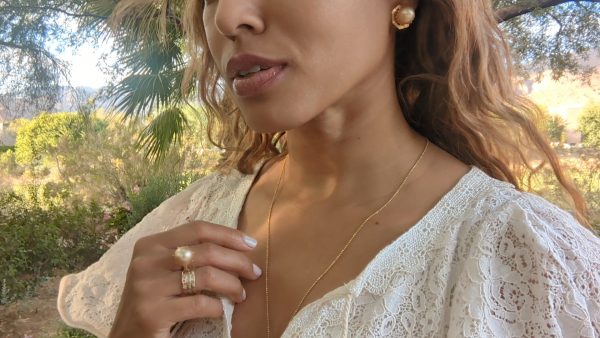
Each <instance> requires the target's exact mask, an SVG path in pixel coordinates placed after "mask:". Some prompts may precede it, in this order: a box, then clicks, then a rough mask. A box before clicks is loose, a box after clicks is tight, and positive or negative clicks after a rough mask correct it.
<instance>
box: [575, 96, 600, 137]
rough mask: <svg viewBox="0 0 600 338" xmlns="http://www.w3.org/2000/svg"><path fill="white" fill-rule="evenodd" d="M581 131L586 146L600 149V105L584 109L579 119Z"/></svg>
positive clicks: (592, 105) (591, 105)
mask: <svg viewBox="0 0 600 338" xmlns="http://www.w3.org/2000/svg"><path fill="white" fill-rule="evenodd" d="M579 129H580V131H581V134H582V137H583V143H584V144H585V145H586V146H588V147H595V148H600V103H596V104H590V105H588V106H587V107H586V108H585V109H584V112H583V113H582V114H581V116H580V117H579Z"/></svg>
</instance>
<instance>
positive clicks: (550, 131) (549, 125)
mask: <svg viewBox="0 0 600 338" xmlns="http://www.w3.org/2000/svg"><path fill="white" fill-rule="evenodd" d="M566 124H567V123H566V121H565V120H564V119H563V118H562V117H560V116H556V115H552V116H548V117H547V119H546V134H547V135H548V138H549V139H550V141H552V142H562V141H563V136H564V132H565V126H566Z"/></svg>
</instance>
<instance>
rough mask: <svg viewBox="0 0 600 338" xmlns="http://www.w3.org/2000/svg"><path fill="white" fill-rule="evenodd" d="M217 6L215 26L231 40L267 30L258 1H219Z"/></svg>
mask: <svg viewBox="0 0 600 338" xmlns="http://www.w3.org/2000/svg"><path fill="white" fill-rule="evenodd" d="M216 6H217V10H216V12H215V26H216V27H217V30H218V31H219V32H220V33H221V34H223V35H224V36H226V37H228V38H229V39H231V40H235V39H236V37H238V36H239V35H241V34H247V33H252V34H259V33H261V32H262V31H263V30H264V28H265V27H264V26H265V25H264V21H263V18H262V16H261V12H260V8H259V6H258V4H257V1H252V0H219V1H218V2H217V4H216Z"/></svg>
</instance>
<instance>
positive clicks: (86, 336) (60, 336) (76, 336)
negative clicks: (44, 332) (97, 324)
mask: <svg viewBox="0 0 600 338" xmlns="http://www.w3.org/2000/svg"><path fill="white" fill-rule="evenodd" d="M52 338H96V336H94V335H93V334H91V333H89V332H87V331H84V330H80V329H76V328H73V327H70V326H66V325H63V326H62V327H61V328H60V329H59V330H58V332H57V333H56V336H54V337H52Z"/></svg>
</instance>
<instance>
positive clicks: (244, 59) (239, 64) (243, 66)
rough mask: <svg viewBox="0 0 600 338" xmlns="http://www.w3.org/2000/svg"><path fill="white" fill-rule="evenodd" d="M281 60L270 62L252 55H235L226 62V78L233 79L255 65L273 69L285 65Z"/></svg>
mask: <svg viewBox="0 0 600 338" xmlns="http://www.w3.org/2000/svg"><path fill="white" fill-rule="evenodd" d="M285 64H286V62H285V61H283V60H271V59H267V58H264V57H262V56H258V55H254V54H237V55H235V56H233V57H232V58H231V59H229V62H227V70H226V71H227V77H228V78H229V79H233V78H235V77H237V76H238V75H239V73H240V71H243V70H248V69H250V68H252V67H253V66H255V65H259V66H262V67H269V68H271V67H275V66H279V65H285Z"/></svg>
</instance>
